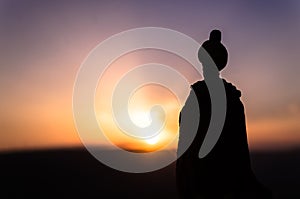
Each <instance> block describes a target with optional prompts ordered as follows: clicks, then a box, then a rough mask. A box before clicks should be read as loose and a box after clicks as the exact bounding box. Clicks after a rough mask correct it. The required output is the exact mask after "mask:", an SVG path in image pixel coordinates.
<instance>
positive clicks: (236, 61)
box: [0, 0, 300, 192]
mask: <svg viewBox="0 0 300 199" xmlns="http://www.w3.org/2000/svg"><path fill="white" fill-rule="evenodd" d="M299 10H300V2H299V1H296V0H287V1H276V0H275V1H259V0H254V1H237V0H229V1H226V4H225V2H224V1H208V0H207V1H188V2H183V1H176V0H175V1H171V0H166V1H135V0H133V1H121V0H116V1H109V0H107V1H106V0H101V1H78V0H74V1H35V0H26V1H16V0H1V1H0V91H1V103H0V151H1V152H2V153H11V152H13V151H26V150H39V149H54V148H73V147H80V146H82V143H81V141H80V138H79V136H78V134H77V132H76V128H75V124H74V122H73V114H72V91H73V85H74V82H75V79H76V74H77V72H78V70H79V69H80V65H81V63H82V62H83V61H84V59H85V58H86V57H87V55H88V54H89V52H90V51H91V50H92V49H93V48H94V47H95V46H96V45H98V44H99V43H100V42H101V41H103V40H105V39H106V38H108V37H110V36H112V35H114V34H117V33H119V32H121V31H125V30H128V29H132V28H138V27H147V26H154V27H164V28H169V29H174V30H177V31H180V32H182V33H184V34H186V35H188V36H190V37H192V38H193V39H195V40H196V41H198V42H199V43H202V42H204V41H205V40H206V39H207V38H208V35H209V32H210V31H211V30H212V29H220V30H221V31H222V33H223V35H222V42H223V44H224V45H225V46H226V47H227V50H228V52H229V62H228V65H227V67H226V68H225V69H224V71H222V77H223V78H225V79H227V81H230V82H232V83H233V84H234V85H235V86H237V88H238V89H240V90H241V91H242V101H243V103H244V105H245V108H246V119H247V129H248V141H249V146H250V150H251V151H252V153H253V154H255V153H259V154H260V155H257V156H253V157H256V158H257V159H255V160H257V162H256V163H255V164H254V167H255V168H256V169H257V170H256V171H257V173H260V174H261V176H262V177H261V178H262V179H263V178H264V177H263V174H265V175H267V174H266V172H267V171H270V173H268V176H269V177H265V179H266V180H265V181H266V182H269V184H271V182H272V181H273V182H274V178H275V176H276V175H278V176H281V177H282V178H277V181H278V183H279V182H286V181H284V180H282V179H283V178H284V179H285V176H288V174H282V173H280V172H282V171H283V170H280V169H279V168H285V169H284V171H287V170H289V169H288V168H293V170H292V171H294V173H293V174H290V175H291V176H292V175H294V174H295V172H298V173H299V171H298V169H297V168H299V167H296V165H299V164H296V162H299V161H300V160H299V156H298V154H299V153H298V152H295V151H297V148H298V147H299V144H300V122H299V118H300V92H299V89H298V87H299V85H300V78H299V75H300V67H299V55H300V40H299V38H298V37H299V35H300V24H299V21H300V12H299ZM120 45H122V44H120ZM148 62H158V63H162V64H166V65H170V66H171V67H173V68H174V69H176V70H177V71H180V72H181V73H182V74H184V75H185V76H186V77H187V78H188V80H189V82H190V83H191V84H192V83H193V82H195V81H197V80H199V77H198V76H197V75H195V71H194V70H192V67H191V66H189V65H188V63H186V62H185V61H184V60H182V59H181V58H179V57H177V56H175V55H172V54H170V53H167V52H161V51H157V50H145V51H141V52H132V53H129V54H128V55H125V56H123V57H120V59H118V60H116V61H115V62H114V63H112V65H111V66H110V68H109V70H107V71H106V73H105V74H104V77H103V79H102V80H101V82H99V85H98V88H100V89H98V91H97V96H98V94H99V93H101V95H102V96H110V94H111V88H112V87H113V85H115V83H116V81H117V80H118V79H119V78H120V77H121V76H122V75H123V74H124V73H125V72H126V71H128V70H130V69H133V68H134V67H136V66H137V65H139V64H144V63H148ZM143 75H146V74H140V76H138V77H136V78H142V77H143ZM103 85H104V86H105V88H102V89H101V86H103ZM183 90H184V92H183V93H186V94H187V93H188V88H183ZM186 94H185V95H182V96H183V98H184V97H186ZM108 102H109V98H108V97H107V98H105V97H104V98H101V100H100V98H99V100H98V101H97V100H96V110H95V111H96V112H97V113H99V112H100V113H101V114H102V115H101V114H100V115H98V117H99V119H100V120H102V119H103V118H104V121H103V120H102V121H103V122H104V126H105V128H106V129H107V131H106V133H107V135H108V137H109V138H110V139H111V141H112V142H113V143H114V144H116V145H118V146H121V147H123V148H126V149H129V150H146V151H148V150H149V151H151V150H155V149H158V148H160V147H162V146H164V145H165V144H166V143H168V140H169V139H173V138H174V137H176V136H177V132H178V124H177V116H178V113H179V111H180V109H181V106H182V104H180V103H178V101H177V100H176V98H174V96H173V95H172V94H170V93H169V92H168V91H165V90H163V89H162V88H158V87H148V88H144V90H141V91H139V92H137V93H136V96H134V97H133V99H132V104H135V105H137V106H132V110H131V111H132V118H133V120H134V122H135V123H136V124H137V125H140V126H144V125H147V124H148V123H149V118H148V116H147V114H148V112H147V111H148V108H149V106H151V104H155V103H160V104H163V105H164V106H165V107H167V114H168V123H167V127H166V129H165V131H166V132H167V134H166V135H167V136H165V137H163V138H159V139H158V138H156V139H154V140H146V141H144V142H141V141H138V140H133V139H132V138H128V137H126V136H124V135H121V133H120V132H118V130H117V129H116V127H114V126H113V123H112V120H111V118H110V115H109V114H110V112H109V110H108V106H107V103H108ZM101 118H102V119H101ZM103 147H106V146H103ZM168 147H169V148H170V149H176V146H168ZM277 151H283V152H282V153H276V154H281V156H280V157H282V158H281V159H280V158H279V159H277V160H276V157H279V156H276V155H274V154H275V152H277ZM269 152H274V153H272V154H273V156H271V155H266V154H269ZM261 154H263V155H261ZM282 154H283V155H282ZM296 154H297V155H296ZM289 155H292V156H289ZM13 157H14V156H13ZM267 157H269V158H270V159H266V158H267ZM288 157H292V158H288ZM295 157H297V159H295ZM272 158H273V159H272ZM274 158H275V159H274ZM284 158H288V161H289V163H286V162H285V160H286V159H284ZM16 159H18V158H16ZM16 159H14V161H15V160H16ZM271 159H272V160H274V161H275V160H276V163H277V166H274V164H273V163H274V162H272V161H271ZM4 160H5V161H7V159H3V161H4ZM20 160H21V159H20ZM258 160H259V161H258ZM260 160H261V161H260ZM267 160H270V161H269V162H268V163H266V162H264V161H267ZM3 161H2V162H3ZM53 161H54V160H53ZM282 161H283V162H282ZM2 162H1V164H2ZM254 162H255V161H254ZM11 164H15V163H11ZM11 164H8V165H10V166H11ZM293 164H294V165H293ZM264 165H268V166H266V167H264ZM287 165H291V167H288V166H287ZM10 166H7V167H5V168H9V167H10ZM28 167H31V166H28ZM273 167H274V168H275V170H272V172H271V170H269V169H270V168H273ZM261 168H267V169H261ZM276 168H278V169H277V170H276ZM283 173H284V172H283ZM170 175H171V174H170ZM171 176H172V175H171ZM270 176H273V177H270ZM278 176H277V177H278ZM296 176H297V175H296ZM298 176H299V175H298ZM291 178H293V179H292V180H293V182H299V179H298V178H297V177H291ZM286 179H290V178H288V177H287V178H286ZM293 185H294V186H295V187H296V184H295V183H294V184H293ZM276 186H277V185H276ZM276 186H275V185H274V186H273V188H274V187H276ZM278 186H279V185H278ZM291 186H292V185H291ZM291 186H290V187H291ZM279 187H280V186H279ZM274 189H275V188H274ZM287 190H289V189H287ZM289 192H290V191H289Z"/></svg>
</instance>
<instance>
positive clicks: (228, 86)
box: [223, 79, 242, 97]
mask: <svg viewBox="0 0 300 199" xmlns="http://www.w3.org/2000/svg"><path fill="white" fill-rule="evenodd" d="M223 82H224V87H225V90H226V93H227V95H228V94H231V95H234V96H237V97H241V95H242V93H241V91H240V90H239V89H237V88H236V86H235V85H233V84H232V83H230V82H227V81H226V80H225V79H223Z"/></svg>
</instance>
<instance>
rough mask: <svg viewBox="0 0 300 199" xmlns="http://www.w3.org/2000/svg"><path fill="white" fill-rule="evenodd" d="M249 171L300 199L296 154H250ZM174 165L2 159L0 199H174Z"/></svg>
mask: <svg viewBox="0 0 300 199" xmlns="http://www.w3.org/2000/svg"><path fill="white" fill-rule="evenodd" d="M252 162H253V169H254V171H255V173H256V175H257V177H258V178H259V179H260V181H261V182H262V183H263V184H265V185H266V186H267V187H269V188H270V189H271V190H272V191H273V194H274V196H275V197H274V198H280V199H292V198H295V199H296V198H297V199H299V198H300V150H291V151H284V152H264V153H262V152H260V153H258V152H256V153H252ZM174 171H175V164H172V165H170V166H168V167H166V168H164V169H161V170H159V171H155V172H150V173H144V174H130V173H124V172H119V171H116V170H113V169H111V168H108V167H106V166H104V165H103V164H101V163H99V162H98V161H97V160H96V159H95V158H94V157H93V156H91V155H90V154H89V153H88V152H87V151H86V150H85V149H83V148H77V149H60V150H47V151H45V150H44V151H34V152H18V153H6V154H5V153H2V154H0V198H1V199H4V198H130V199H135V198H139V199H140V198H143V199H148V198H149V199H150V198H151V199H153V198H154V199H159V198H164V199H168V198H177V196H176V186H175V183H176V182H175V173H174Z"/></svg>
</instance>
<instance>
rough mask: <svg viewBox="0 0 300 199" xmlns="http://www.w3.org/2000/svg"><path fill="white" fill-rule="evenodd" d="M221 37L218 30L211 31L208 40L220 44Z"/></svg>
mask: <svg viewBox="0 0 300 199" xmlns="http://www.w3.org/2000/svg"><path fill="white" fill-rule="evenodd" d="M221 35H222V33H221V31H220V30H213V31H211V32H210V34H209V40H210V41H214V42H220V43H221V37H222V36H221Z"/></svg>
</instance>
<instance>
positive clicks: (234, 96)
mask: <svg viewBox="0 0 300 199" xmlns="http://www.w3.org/2000/svg"><path fill="white" fill-rule="evenodd" d="M203 49H205V50H206V52H207V53H208V54H209V55H210V57H211V58H212V60H213V61H214V63H215V65H216V66H217V68H218V70H219V71H221V70H222V69H223V68H224V67H225V66H226V64H227V58H228V53H227V50H226V48H225V47H224V46H223V45H222V44H221V32H220V31H219V30H213V31H212V32H211V33H210V38H209V40H208V41H205V42H204V43H203V44H202V46H201V47H200V49H199V52H198V58H199V61H200V62H201V63H202V66H203V73H204V78H205V71H206V69H207V68H206V67H210V65H209V64H208V63H207V60H206V59H205V56H204V52H203ZM218 78H219V77H218ZM223 82H224V88H225V92H226V100H227V102H226V103H227V110H226V119H225V123H224V127H223V130H222V133H221V136H220V138H219V140H218V141H217V143H216V145H215V146H214V148H213V149H212V151H211V152H210V153H209V154H208V155H207V156H206V157H204V158H202V159H200V158H199V157H198V154H199V150H200V147H201V145H202V143H203V140H204V138H205V135H206V133H207V130H208V126H209V123H210V119H211V99H210V95H209V91H208V88H207V85H206V83H205V81H198V82H196V83H195V84H193V85H192V86H191V88H192V89H193V91H194V92H195V93H196V96H197V99H198V104H199V109H200V121H199V127H198V131H197V134H196V137H195V139H194V140H193V142H192V144H191V145H190V147H189V148H188V150H187V151H186V152H185V153H184V154H183V155H182V156H181V157H180V158H179V159H178V160H177V165H176V174H177V185H178V190H179V194H180V196H181V198H186V199H192V198H203V199H206V198H216V199H217V198H218V199H219V198H241V199H247V198H251V199H252V198H253V199H260V198H263V199H268V198H272V197H271V193H270V192H269V191H268V190H267V189H265V188H264V187H263V186H262V185H261V184H260V183H259V182H258V181H257V180H256V178H255V175H254V174H253V172H252V169H251V163H250V155H249V149H248V143H247V133H246V123H245V114H244V107H243V104H242V102H241V100H240V97H241V92H240V91H239V90H237V89H236V87H235V86H233V85H232V84H231V83H229V82H227V81H225V80H223ZM189 97H190V96H189ZM188 99H189V98H188ZM186 106H187V105H185V106H184V107H183V108H193V107H186ZM179 120H180V119H179ZM179 122H180V121H179ZM182 125H184V124H181V123H180V129H181V126H182ZM185 136H189V133H188V132H181V131H180V135H179V144H178V151H180V150H181V147H182V146H181V144H180V143H181V140H184V139H186V138H185Z"/></svg>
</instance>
